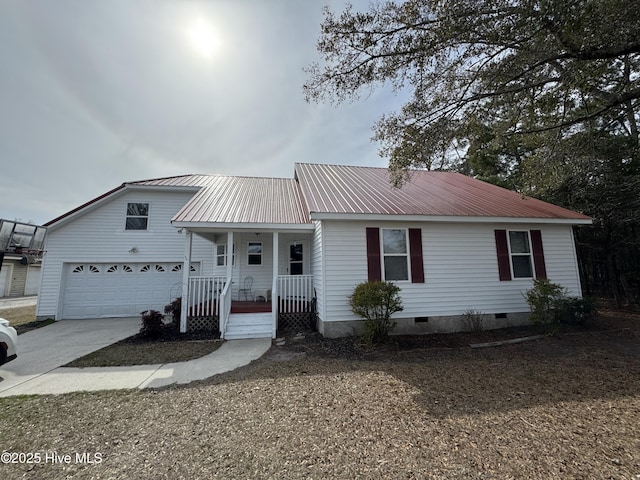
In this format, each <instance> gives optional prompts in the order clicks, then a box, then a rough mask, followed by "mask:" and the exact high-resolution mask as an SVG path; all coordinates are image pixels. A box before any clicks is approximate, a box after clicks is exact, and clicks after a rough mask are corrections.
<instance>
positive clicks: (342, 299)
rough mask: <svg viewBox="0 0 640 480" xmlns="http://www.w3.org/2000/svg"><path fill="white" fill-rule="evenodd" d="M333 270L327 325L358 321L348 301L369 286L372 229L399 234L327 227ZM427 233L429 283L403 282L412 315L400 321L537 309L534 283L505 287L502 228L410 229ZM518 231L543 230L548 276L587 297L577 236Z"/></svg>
mask: <svg viewBox="0 0 640 480" xmlns="http://www.w3.org/2000/svg"><path fill="white" fill-rule="evenodd" d="M323 226H324V232H323V233H324V238H325V243H324V245H323V248H324V252H325V255H326V256H325V259H326V260H325V261H326V266H325V269H326V270H325V271H326V279H325V283H324V284H325V285H326V292H325V295H326V302H325V303H326V315H325V317H324V321H344V320H357V319H358V317H356V316H354V315H353V313H351V310H350V308H349V304H348V296H349V295H351V293H352V292H353V289H354V287H355V286H356V285H357V284H358V283H360V282H364V281H367V255H366V237H365V229H366V227H373V226H375V227H379V228H398V227H400V225H399V224H394V223H392V222H385V223H382V222H380V223H378V224H372V223H371V222H368V223H365V222H338V221H324V222H323ZM401 226H402V228H421V229H422V248H423V262H424V269H425V283H424V284H412V283H405V282H399V283H398V285H399V286H400V287H401V297H402V300H403V304H404V311H403V312H400V313H398V314H396V317H398V318H409V317H422V316H449V315H461V314H462V313H464V312H465V311H466V310H469V309H476V310H480V311H483V312H484V313H516V312H527V311H528V310H529V308H528V305H527V303H526V301H525V300H524V297H523V296H522V293H523V292H524V291H526V290H527V289H529V288H531V285H532V280H531V279H515V281H513V282H500V280H499V277H498V264H497V253H496V244H495V236H494V229H497V228H502V229H506V228H507V226H505V225H501V224H453V223H407V224H404V223H403V224H402V225H401ZM508 228H509V229H512V230H529V229H531V228H536V229H540V230H542V235H543V241H544V244H543V247H544V252H545V263H546V267H547V275H548V277H549V279H550V280H551V281H552V282H556V283H560V284H561V285H563V286H565V287H567V288H568V289H569V292H570V294H572V295H579V294H580V282H579V277H578V272H577V266H576V261H575V251H574V248H573V240H572V238H573V237H572V230H571V227H570V226H564V225H540V224H538V225H535V226H534V225H509V226H508Z"/></svg>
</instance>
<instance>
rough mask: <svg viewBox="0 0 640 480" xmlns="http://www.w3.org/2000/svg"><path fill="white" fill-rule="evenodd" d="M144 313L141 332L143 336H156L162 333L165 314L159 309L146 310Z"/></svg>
mask: <svg viewBox="0 0 640 480" xmlns="http://www.w3.org/2000/svg"><path fill="white" fill-rule="evenodd" d="M141 315H142V327H141V328H140V334H141V335H142V336H143V337H148V338H156V337H159V336H160V335H161V334H162V327H163V326H164V322H163V315H162V313H160V312H158V311H157V310H145V311H144V312H142V313H141Z"/></svg>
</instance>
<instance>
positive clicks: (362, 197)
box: [295, 163, 590, 221]
mask: <svg viewBox="0 0 640 480" xmlns="http://www.w3.org/2000/svg"><path fill="white" fill-rule="evenodd" d="M295 171H296V178H297V179H298V181H299V182H300V187H301V189H302V193H303V196H304V198H305V201H306V203H307V205H308V208H309V211H310V213H311V214H312V215H313V214H314V213H329V214H348V213H352V214H379V215H426V216H454V217H455V216H459V217H509V218H514V217H515V218H540V219H570V220H580V221H585V220H587V221H588V220H590V218H589V217H587V216H586V215H582V214H580V213H577V212H573V211H571V210H567V209H565V208H562V207H558V206H556V205H552V204H550V203H546V202H543V201H541V200H537V199H535V198H531V197H523V196H521V195H520V194H519V193H517V192H513V191H511V190H506V189H504V188H501V187H498V186H495V185H492V184H489V183H486V182H482V181H480V180H476V179H474V178H471V177H467V176H465V175H462V174H459V173H453V172H435V171H422V170H416V171H413V172H412V173H411V177H410V180H409V181H408V182H407V183H406V184H405V185H404V186H402V188H394V187H393V186H391V184H390V182H389V171H388V170H387V169H386V168H371V167H353V166H342V165H318V164H304V163H298V164H296V167H295Z"/></svg>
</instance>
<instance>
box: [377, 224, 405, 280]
mask: <svg viewBox="0 0 640 480" xmlns="http://www.w3.org/2000/svg"><path fill="white" fill-rule="evenodd" d="M408 252H409V248H408V244H407V230H406V229H404V228H402V229H391V228H383V229H382V258H383V262H382V263H383V267H384V279H385V280H386V281H391V280H409V253H408Z"/></svg>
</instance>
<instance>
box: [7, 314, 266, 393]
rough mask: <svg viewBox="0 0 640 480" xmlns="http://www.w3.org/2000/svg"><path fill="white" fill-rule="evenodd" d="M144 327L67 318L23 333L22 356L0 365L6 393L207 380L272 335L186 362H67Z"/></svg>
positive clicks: (248, 357) (238, 363) (260, 349)
mask: <svg viewBox="0 0 640 480" xmlns="http://www.w3.org/2000/svg"><path fill="white" fill-rule="evenodd" d="M139 329H140V319H139V318H128V319H126V318H125V319H113V318H111V319H98V320H62V321H60V322H56V323H54V324H52V325H48V326H46V327H42V328H39V329H36V330H32V331H30V332H27V333H25V334H23V335H19V336H18V358H16V359H15V360H13V361H12V362H9V363H7V364H5V365H2V366H0V397H8V396H14V395H32V394H58V393H69V392H77V391H95V390H113V389H125V388H156V387H163V386H166V385H171V384H185V383H190V382H193V381H195V380H204V379H206V378H209V377H211V376H213V375H217V374H220V373H224V372H228V371H231V370H234V369H236V368H238V367H242V366H244V365H247V364H249V363H250V362H252V361H253V360H256V359H258V358H260V357H261V356H262V355H264V353H266V352H267V351H268V350H269V349H270V348H271V339H270V338H261V339H250V340H230V341H226V342H225V343H223V344H222V346H221V347H220V348H219V349H218V350H216V351H215V352H212V353H210V354H209V355H206V356H204V357H201V358H198V359H195V360H191V361H188V362H181V363H167V364H164V365H160V364H158V365H141V366H132V367H101V368H98V367H95V368H68V367H62V366H61V365H65V364H67V363H69V362H70V361H72V360H74V359H76V358H80V357H82V356H84V355H86V354H88V353H90V352H92V351H95V350H99V349H100V348H103V347H104V346H106V345H109V344H111V343H114V342H117V341H119V340H122V339H124V338H126V337H129V336H131V335H133V334H134V333H136V332H137V331H138V330H139Z"/></svg>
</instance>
